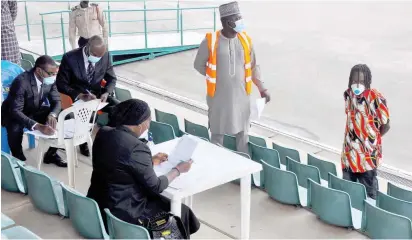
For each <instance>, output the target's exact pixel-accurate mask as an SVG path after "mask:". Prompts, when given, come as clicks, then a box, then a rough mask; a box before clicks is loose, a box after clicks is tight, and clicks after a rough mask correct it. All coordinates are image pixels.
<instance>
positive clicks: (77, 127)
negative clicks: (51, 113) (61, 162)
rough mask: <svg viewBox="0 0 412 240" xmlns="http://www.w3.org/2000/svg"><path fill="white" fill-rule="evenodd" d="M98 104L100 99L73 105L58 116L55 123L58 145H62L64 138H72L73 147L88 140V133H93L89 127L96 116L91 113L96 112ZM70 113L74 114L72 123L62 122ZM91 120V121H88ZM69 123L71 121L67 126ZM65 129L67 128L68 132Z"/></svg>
mask: <svg viewBox="0 0 412 240" xmlns="http://www.w3.org/2000/svg"><path fill="white" fill-rule="evenodd" d="M99 104H100V99H95V100H92V101H88V102H83V103H81V104H75V105H73V106H71V107H70V108H67V109H65V110H63V111H62V112H61V113H60V114H59V120H58V122H57V129H58V142H59V145H61V144H64V139H65V138H73V144H74V146H77V145H80V144H82V143H85V142H87V141H88V140H89V138H90V132H91V131H93V129H91V128H90V126H91V124H92V125H94V123H95V121H96V115H97V114H93V112H97V108H98V107H99ZM70 113H73V114H74V122H73V120H68V121H64V120H65V118H66V116H67V115H68V114H70ZM92 115H93V119H92ZM91 119H92V121H90V120H91ZM70 121H72V122H71V124H68V123H69V122H70ZM66 124H67V125H66ZM73 125H74V126H73ZM65 128H69V130H67V129H65ZM69 132H71V133H70V134H69V136H67V135H66V134H67V133H69Z"/></svg>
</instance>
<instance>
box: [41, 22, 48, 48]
mask: <svg viewBox="0 0 412 240" xmlns="http://www.w3.org/2000/svg"><path fill="white" fill-rule="evenodd" d="M41 28H42V30H43V44H44V54H45V55H47V42H46V26H45V25H44V18H43V15H42V16H41Z"/></svg>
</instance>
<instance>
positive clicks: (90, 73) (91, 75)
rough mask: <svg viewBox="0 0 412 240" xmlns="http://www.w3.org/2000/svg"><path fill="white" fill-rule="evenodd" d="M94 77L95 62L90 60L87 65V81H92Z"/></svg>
mask: <svg viewBox="0 0 412 240" xmlns="http://www.w3.org/2000/svg"><path fill="white" fill-rule="evenodd" d="M93 78H94V67H93V64H92V63H91V62H89V66H88V67H87V81H88V82H89V83H92V82H93Z"/></svg>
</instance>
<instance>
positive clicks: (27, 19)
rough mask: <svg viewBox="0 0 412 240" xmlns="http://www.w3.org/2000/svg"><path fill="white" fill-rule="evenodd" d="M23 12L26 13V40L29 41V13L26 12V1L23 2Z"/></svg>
mask: <svg viewBox="0 0 412 240" xmlns="http://www.w3.org/2000/svg"><path fill="white" fill-rule="evenodd" d="M24 13H25V14H26V29H27V40H29V41H30V25H29V15H28V13H27V2H26V1H25V2H24Z"/></svg>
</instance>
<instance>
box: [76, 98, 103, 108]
mask: <svg viewBox="0 0 412 240" xmlns="http://www.w3.org/2000/svg"><path fill="white" fill-rule="evenodd" d="M82 103H84V101H83V100H81V99H79V100H77V101H76V102H74V103H73V104H72V105H73V106H74V105H80V104H82ZM107 104H109V103H108V102H101V103H100V104H99V106H98V107H97V111H99V110H100V109H102V108H104V107H106V105H107Z"/></svg>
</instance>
